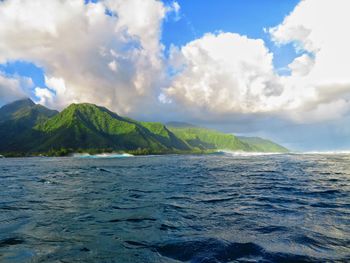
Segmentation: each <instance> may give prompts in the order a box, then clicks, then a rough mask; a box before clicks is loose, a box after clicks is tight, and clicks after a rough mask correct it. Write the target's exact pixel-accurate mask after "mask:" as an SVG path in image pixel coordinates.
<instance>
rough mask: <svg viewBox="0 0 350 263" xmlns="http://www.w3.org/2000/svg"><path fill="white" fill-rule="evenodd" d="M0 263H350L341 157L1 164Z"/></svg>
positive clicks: (348, 173) (349, 211) (344, 158)
mask: <svg viewBox="0 0 350 263" xmlns="http://www.w3.org/2000/svg"><path fill="white" fill-rule="evenodd" d="M0 262H123V263H124V262H126V263H127V262H133V263H135V262H350V155H346V154H339V155H337V154H332V155H318V154H308V155H302V154H299V155H296V154H286V155H261V156H238V155H236V156H232V155H230V154H224V153H223V154H216V155H215V154H214V155H201V156H200V155H199V156H190V155H187V156H181V155H171V156H147V157H128V158H91V159H90V158H72V157H71V158H18V159H0Z"/></svg>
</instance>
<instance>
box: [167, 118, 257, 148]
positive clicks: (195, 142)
mask: <svg viewBox="0 0 350 263" xmlns="http://www.w3.org/2000/svg"><path fill="white" fill-rule="evenodd" d="M167 127H168V128H169V130H170V131H172V132H173V133H174V134H175V135H176V136H177V137H178V138H180V139H182V140H184V141H185V142H187V143H188V144H189V145H190V146H191V147H194V148H198V149H201V150H206V149H208V150H210V149H212V150H213V149H226V150H232V151H236V150H241V151H251V150H252V149H251V147H250V146H249V145H248V144H246V143H244V142H242V141H240V140H239V139H237V137H236V136H234V135H232V134H225V133H222V132H219V131H215V130H211V129H206V128H200V127H196V126H194V125H190V126H185V124H182V125H175V126H174V123H168V124H167Z"/></svg>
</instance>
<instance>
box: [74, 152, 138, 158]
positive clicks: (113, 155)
mask: <svg viewBox="0 0 350 263" xmlns="http://www.w3.org/2000/svg"><path fill="white" fill-rule="evenodd" d="M72 157H74V158H91V159H97V158H126V157H133V155H132V154H128V153H101V154H93V155H92V154H88V153H75V154H73V155H72Z"/></svg>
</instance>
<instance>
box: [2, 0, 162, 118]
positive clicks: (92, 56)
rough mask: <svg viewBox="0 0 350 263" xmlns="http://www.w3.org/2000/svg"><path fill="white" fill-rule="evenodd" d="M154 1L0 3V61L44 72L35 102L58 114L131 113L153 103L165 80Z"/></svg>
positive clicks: (20, 0) (19, 0)
mask: <svg viewBox="0 0 350 263" xmlns="http://www.w3.org/2000/svg"><path fill="white" fill-rule="evenodd" d="M167 12H168V9H167V7H166V6H165V5H164V4H163V3H162V2H160V1H156V0H128V1H124V0H113V1H112V0H105V1H100V2H98V3H88V4H85V3H84V0H50V1H46V0H36V1H32V0H6V1H1V2H0V39H1V41H0V63H5V62H8V61H15V60H22V61H29V62H31V63H34V64H35V65H37V66H39V67H42V68H43V69H44V71H45V75H46V85H47V86H48V89H46V88H44V87H40V88H39V87H38V88H36V90H35V94H36V96H38V97H39V99H40V102H41V103H44V104H46V105H48V106H51V107H55V108H63V107H64V106H66V105H67V104H69V103H72V102H92V103H97V104H101V105H104V106H107V107H109V108H111V109H113V110H115V111H118V112H119V113H123V114H126V113H130V112H132V111H134V110H136V109H137V108H141V107H142V105H143V104H147V103H153V102H155V101H157V91H156V89H157V88H158V87H159V86H160V85H161V83H162V81H163V78H164V74H163V68H164V59H163V46H162V44H161V43H160V34H161V24H162V20H163V19H164V17H165V16H166V13H167Z"/></svg>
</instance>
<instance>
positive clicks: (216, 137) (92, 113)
mask: <svg viewBox="0 0 350 263" xmlns="http://www.w3.org/2000/svg"><path fill="white" fill-rule="evenodd" d="M0 136H1V138H2V139H1V141H0V154H2V155H4V156H32V155H41V154H44V155H55V156H56V155H67V154H69V153H73V152H89V153H99V152H112V151H119V152H128V153H133V154H166V153H205V152H212V151H215V150H217V149H228V150H240V151H254V150H256V149H258V148H259V147H260V148H259V149H261V150H264V151H265V150H267V149H268V150H271V149H272V146H274V147H275V148H273V149H272V150H276V151H277V150H280V148H278V147H277V146H278V145H276V144H274V143H273V142H270V141H268V142H269V144H268V145H269V147H268V146H265V148H264V147H262V145H263V143H262V142H258V141H256V139H255V140H254V141H253V142H249V141H247V140H241V139H239V138H238V137H236V136H234V135H231V134H224V133H221V132H219V131H215V130H210V129H206V128H201V127H197V126H194V125H192V124H187V123H169V124H167V125H164V124H162V123H158V122H139V121H136V120H133V119H130V118H127V117H122V116H119V115H118V114H116V113H114V112H111V111H110V110H108V109H106V108H104V107H100V106H97V105H94V104H88V103H82V104H72V105H70V106H69V107H67V108H66V109H64V110H63V111H62V112H57V111H53V110H50V109H47V108H45V107H44V106H42V105H38V104H35V103H34V102H33V101H31V100H29V99H25V100H20V101H16V102H14V103H11V104H8V105H5V106H3V107H2V108H0ZM264 143H265V145H267V141H264ZM283 149H285V148H283Z"/></svg>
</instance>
